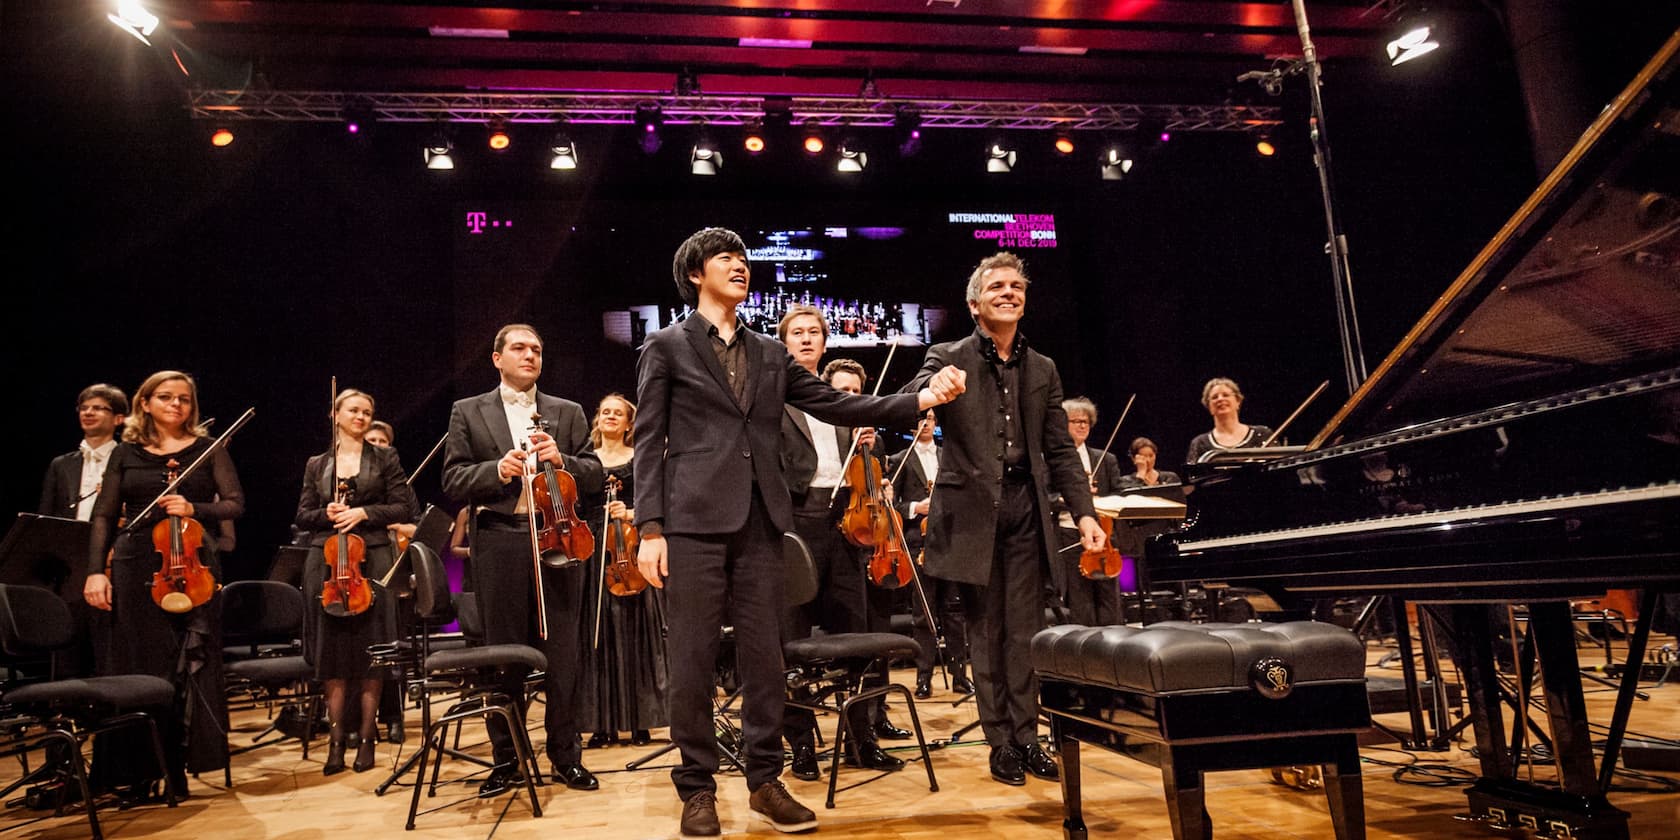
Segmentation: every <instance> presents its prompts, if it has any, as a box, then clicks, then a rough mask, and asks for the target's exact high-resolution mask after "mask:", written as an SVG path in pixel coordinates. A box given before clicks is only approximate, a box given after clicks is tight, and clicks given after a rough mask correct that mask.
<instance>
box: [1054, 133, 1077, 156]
mask: <svg viewBox="0 0 1680 840" xmlns="http://www.w3.org/2000/svg"><path fill="white" fill-rule="evenodd" d="M1056 151H1057V152H1060V153H1061V154H1064V155H1071V154H1073V138H1072V137H1069V136H1067V135H1066V134H1061V135H1057V137H1056Z"/></svg>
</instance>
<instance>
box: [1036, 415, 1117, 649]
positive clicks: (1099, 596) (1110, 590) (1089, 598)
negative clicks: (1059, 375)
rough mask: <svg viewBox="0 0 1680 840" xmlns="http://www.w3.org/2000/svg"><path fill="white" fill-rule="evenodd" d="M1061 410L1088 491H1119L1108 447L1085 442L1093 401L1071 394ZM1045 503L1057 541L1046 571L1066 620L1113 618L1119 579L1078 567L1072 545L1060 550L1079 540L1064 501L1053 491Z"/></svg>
mask: <svg viewBox="0 0 1680 840" xmlns="http://www.w3.org/2000/svg"><path fill="white" fill-rule="evenodd" d="M1062 411H1064V412H1066V414H1067V419H1068V436H1069V437H1071V438H1073V444H1074V448H1076V449H1077V450H1078V451H1079V463H1080V465H1081V466H1082V467H1084V468H1085V474H1086V475H1088V476H1090V493H1091V495H1093V496H1108V495H1112V494H1114V493H1118V492H1120V483H1121V479H1122V478H1123V476H1122V475H1121V473H1120V459H1119V458H1118V457H1116V456H1115V454H1114V453H1112V452H1098V451H1095V450H1093V449H1091V448H1090V446H1089V445H1088V444H1089V438H1090V437H1091V429H1092V427H1094V426H1096V425H1097V405H1096V403H1093V402H1091V401H1090V400H1089V399H1088V398H1086V397H1074V398H1073V399H1069V400H1063V401H1062ZM1051 504H1052V505H1053V506H1054V507H1055V509H1056V530H1057V535H1058V536H1057V539H1058V542H1059V544H1058V545H1057V549H1058V552H1057V553H1056V554H1054V555H1052V559H1051V561H1050V571H1051V576H1052V577H1053V578H1055V581H1056V591H1057V594H1059V595H1061V597H1062V600H1063V602H1064V603H1066V604H1067V609H1068V621H1071V622H1073V623H1074V624H1084V625H1087V626H1095V625H1103V624H1119V623H1120V588H1119V581H1116V580H1113V579H1104V580H1091V579H1089V578H1086V577H1085V576H1084V575H1081V574H1080V573H1079V557H1080V555H1081V554H1082V552H1080V551H1079V550H1077V549H1068V550H1066V551H1061V550H1060V549H1062V548H1065V547H1066V546H1070V545H1073V544H1075V543H1077V542H1079V531H1078V530H1077V529H1076V528H1075V527H1074V522H1073V516H1072V514H1070V513H1069V512H1068V511H1069V508H1068V506H1067V501H1066V500H1065V499H1062V498H1061V497H1060V496H1057V497H1054V498H1053V499H1052V500H1051Z"/></svg>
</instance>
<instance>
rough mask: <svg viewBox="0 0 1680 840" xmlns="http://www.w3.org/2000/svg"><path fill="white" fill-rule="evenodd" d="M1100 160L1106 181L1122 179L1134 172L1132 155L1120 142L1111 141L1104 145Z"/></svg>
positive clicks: (1103, 177)
mask: <svg viewBox="0 0 1680 840" xmlns="http://www.w3.org/2000/svg"><path fill="white" fill-rule="evenodd" d="M1099 162H1100V163H1101V164H1102V179H1103V180H1104V181H1122V180H1125V178H1126V176H1127V175H1130V174H1131V172H1132V156H1131V154H1130V153H1129V152H1127V151H1126V147H1125V146H1122V145H1120V144H1119V143H1110V144H1108V146H1106V147H1104V148H1103V150H1102V155H1101V156H1100V158H1099Z"/></svg>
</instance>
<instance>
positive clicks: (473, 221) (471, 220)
mask: <svg viewBox="0 0 1680 840" xmlns="http://www.w3.org/2000/svg"><path fill="white" fill-rule="evenodd" d="M510 227H513V220H512V219H492V218H490V214H488V213H486V212H484V211H483V210H468V211H467V232H468V233H471V234H474V235H479V234H482V233H484V229H485V228H510Z"/></svg>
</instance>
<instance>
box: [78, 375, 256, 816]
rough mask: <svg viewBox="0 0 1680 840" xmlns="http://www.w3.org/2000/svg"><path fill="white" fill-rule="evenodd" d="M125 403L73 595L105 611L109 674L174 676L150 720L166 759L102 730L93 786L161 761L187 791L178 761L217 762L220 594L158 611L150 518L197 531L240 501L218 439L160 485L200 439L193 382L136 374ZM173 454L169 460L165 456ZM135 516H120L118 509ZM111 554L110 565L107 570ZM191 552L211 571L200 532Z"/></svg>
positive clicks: (222, 757) (221, 739)
mask: <svg viewBox="0 0 1680 840" xmlns="http://www.w3.org/2000/svg"><path fill="white" fill-rule="evenodd" d="M133 408H134V411H133V412H132V413H131V414H129V415H128V417H127V418H126V420H125V421H124V423H123V433H122V441H123V442H122V443H121V444H119V445H118V446H117V447H116V449H114V450H112V452H111V458H110V463H109V464H108V465H107V466H106V469H105V477H104V479H103V480H102V482H101V485H100V488H99V495H98V497H97V501H95V502H94V506H93V515H92V519H91V520H90V521H91V523H92V531H93V534H92V538H91V540H90V544H89V547H88V556H87V571H88V576H87V582H86V583H85V584H84V586H83V590H82V592H83V595H84V597H86V599H87V602H88V604H89V605H90V606H92V607H94V608H95V609H100V610H107V611H109V612H110V614H111V615H110V621H111V634H110V646H109V649H108V651H107V653H106V657H105V666H106V669H105V672H106V673H108V674H150V675H153V676H157V677H163V678H165V679H167V680H169V681H170V682H172V683H174V685H175V687H176V694H175V698H174V701H173V703H172V704H171V707H170V709H169V710H168V714H167V715H165V716H163V717H162V718H161V719H160V720H159V721H158V726H159V729H160V730H161V734H162V736H163V744H164V756H165V760H166V761H167V762H168V764H169V766H168V767H167V768H149V767H147V766H146V765H148V764H150V763H151V762H150V761H148V760H147V759H146V758H144V756H148V755H150V754H151V750H150V749H149V748H148V747H146V746H144V744H145V740H144V739H145V737H146V736H144V735H140V736H139V740H138V741H130V740H129V739H128V737H129V736H132V735H135V734H137V733H130V732H124V733H112V734H110V735H106V736H101V740H102V743H96V744H95V749H94V753H95V759H94V769H95V772H96V775H98V776H99V777H100V778H101V782H102V784H103V786H105V787H106V788H107V789H110V788H112V787H121V786H127V791H126V792H127V794H128V795H131V796H136V797H144V796H146V795H147V791H148V790H149V789H150V788H151V787H152V782H153V780H155V779H157V778H161V776H160V775H159V774H160V773H162V772H167V773H168V774H169V778H170V781H171V786H172V787H174V788H175V791H176V793H177V794H178V795H183V796H184V795H186V794H187V777H186V774H187V772H188V771H191V772H193V773H195V774H196V773H202V772H205V771H207V770H220V769H222V768H223V767H224V766H226V763H227V696H226V693H225V691H224V687H223V681H222V642H221V635H222V633H221V606H222V602H221V596H220V594H219V593H217V594H214V595H212V596H211V597H210V598H209V600H208V601H206V602H204V603H203V604H201V605H199V606H197V607H194V608H192V609H190V610H189V611H187V612H184V613H171V612H166V611H164V609H163V608H162V607H160V606H159V605H158V604H157V603H154V602H153V598H152V576H153V575H154V574H156V573H157V572H159V571H160V569H162V563H163V557H162V556H161V555H160V553H159V551H158V549H157V548H156V546H155V544H154V539H153V538H154V529H155V528H156V526H157V525H158V524H159V523H160V522H164V521H165V520H167V519H168V518H169V517H180V518H181V521H182V522H183V523H184V522H185V521H186V520H188V519H195V520H197V521H198V522H199V524H200V525H201V526H203V527H204V529H205V531H209V529H210V528H212V527H214V526H215V524H216V523H217V522H219V521H221V520H224V519H235V518H237V517H238V516H239V515H240V514H242V513H243V512H244V510H245V493H244V491H243V490H242V489H241V488H240V484H239V474H238V472H237V471H236V470H235V469H234V465H233V458H232V457H231V456H230V455H229V454H228V450H227V447H225V446H223V447H218V448H217V449H216V450H215V452H214V454H212V455H211V456H210V458H209V460H208V462H207V463H205V465H204V466H202V467H200V468H199V469H197V470H195V471H193V472H192V473H191V474H190V475H187V476H185V477H184V478H183V479H182V480H181V481H180V482H179V483H178V484H177V485H176V487H175V490H174V492H172V493H169V494H167V495H163V496H161V497H160V496H159V494H160V493H161V492H162V491H163V490H164V488H165V487H166V485H167V484H168V483H169V482H168V475H169V474H170V472H172V471H174V470H176V469H179V470H185V469H186V467H187V466H189V465H191V464H192V463H193V461H194V460H196V459H197V458H198V457H199V456H200V455H202V454H204V453H205V452H206V451H207V450H208V449H209V447H210V444H211V439H210V437H209V435H208V433H207V432H206V431H205V429H204V426H203V424H201V423H200V422H199V400H198V387H197V384H196V383H195V382H194V381H193V378H192V377H191V376H189V375H187V374H185V373H182V372H180V371H174V370H163V371H158V372H157V373H154V374H152V375H151V376H148V377H146V380H145V381H144V382H142V383H141V384H140V387H139V388H138V389H137V390H136V391H135V394H134V403H133ZM172 462H173V463H174V465H175V466H173V467H172V466H171V464H172ZM154 500H156V502H157V504H156V505H155V506H154V507H153V508H152V510H151V512H150V513H148V514H146V517H145V518H144V519H143V520H138V521H133V520H131V521H129V522H127V525H126V527H122V528H119V527H118V519H119V517H125V516H126V517H134V516H138V515H139V514H140V513H141V512H142V511H143V510H145V508H146V507H147V506H148V505H151V504H152V503H153V501H154ZM108 551H109V553H110V564H111V565H110V568H111V573H110V575H109V576H107V575H106V574H105V562H106V554H107V552H108ZM195 553H196V556H197V562H198V563H200V564H202V565H203V566H205V567H206V568H208V569H209V571H210V572H211V573H212V574H213V575H214V576H215V578H216V579H217V580H221V579H222V576H221V568H220V566H221V564H220V561H219V559H218V557H217V552H216V548H215V544H214V542H212V541H209V540H205V541H204V542H203V543H202V544H201V545H200V546H199V547H198V548H197V550H196V552H195Z"/></svg>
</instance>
